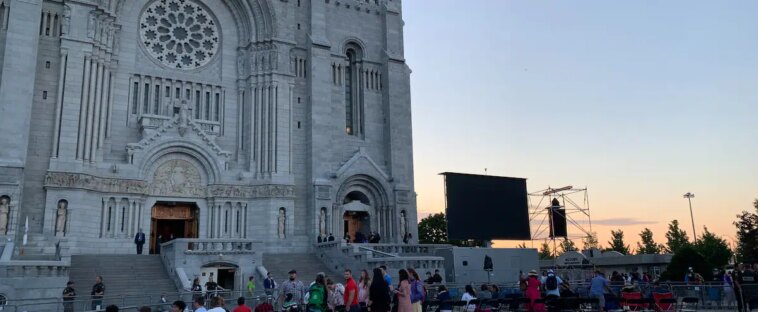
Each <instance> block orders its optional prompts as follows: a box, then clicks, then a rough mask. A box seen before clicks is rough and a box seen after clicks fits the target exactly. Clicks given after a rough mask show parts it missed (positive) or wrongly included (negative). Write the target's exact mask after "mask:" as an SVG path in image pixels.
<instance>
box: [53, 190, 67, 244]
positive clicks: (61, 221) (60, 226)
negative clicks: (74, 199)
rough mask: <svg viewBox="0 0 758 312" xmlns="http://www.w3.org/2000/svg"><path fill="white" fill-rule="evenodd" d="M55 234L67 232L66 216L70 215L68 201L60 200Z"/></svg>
mask: <svg viewBox="0 0 758 312" xmlns="http://www.w3.org/2000/svg"><path fill="white" fill-rule="evenodd" d="M55 212H56V213H55V216H56V217H55V236H60V235H63V234H64V233H66V217H67V215H68V201H66V200H65V199H61V200H60V201H58V209H56V210H55Z"/></svg>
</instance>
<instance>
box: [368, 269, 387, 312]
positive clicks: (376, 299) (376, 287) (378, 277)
mask: <svg viewBox="0 0 758 312" xmlns="http://www.w3.org/2000/svg"><path fill="white" fill-rule="evenodd" d="M368 306H369V307H370V308H371V312H389V311H390V287H389V285H387V282H386V281H385V280H384V274H383V272H382V269H380V268H375V269H374V276H373V277H372V278H371V286H369V289H368Z"/></svg>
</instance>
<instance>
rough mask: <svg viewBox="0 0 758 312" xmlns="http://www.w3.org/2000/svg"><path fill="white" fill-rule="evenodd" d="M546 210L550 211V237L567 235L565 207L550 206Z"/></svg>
mask: <svg viewBox="0 0 758 312" xmlns="http://www.w3.org/2000/svg"><path fill="white" fill-rule="evenodd" d="M548 211H551V212H552V213H550V220H549V221H550V224H552V227H551V228H550V238H555V237H566V236H567V235H568V229H567V228H566V209H563V208H552V207H551V209H550V210H548Z"/></svg>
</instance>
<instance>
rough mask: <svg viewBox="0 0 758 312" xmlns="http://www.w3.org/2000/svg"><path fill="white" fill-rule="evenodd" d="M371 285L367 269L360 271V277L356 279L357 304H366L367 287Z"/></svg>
mask: <svg viewBox="0 0 758 312" xmlns="http://www.w3.org/2000/svg"><path fill="white" fill-rule="evenodd" d="M370 285H371V277H369V276H368V271H366V270H363V271H361V278H360V279H359V280H358V304H360V305H361V306H366V305H368V288H369V286H370Z"/></svg>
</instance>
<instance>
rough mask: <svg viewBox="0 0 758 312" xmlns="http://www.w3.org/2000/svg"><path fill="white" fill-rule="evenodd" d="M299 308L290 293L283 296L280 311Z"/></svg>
mask: <svg viewBox="0 0 758 312" xmlns="http://www.w3.org/2000/svg"><path fill="white" fill-rule="evenodd" d="M297 311H299V308H298V306H297V301H295V300H292V294H287V295H286V296H285V297H284V304H283V305H282V312H297Z"/></svg>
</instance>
